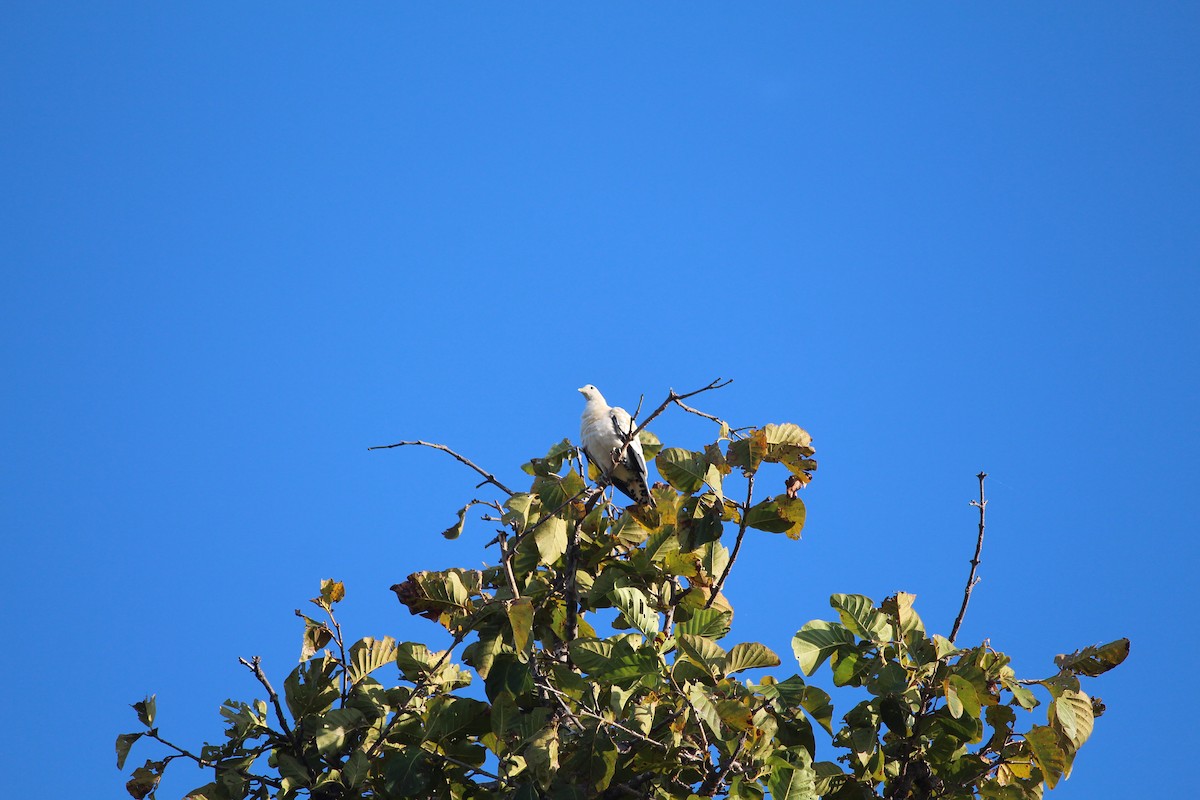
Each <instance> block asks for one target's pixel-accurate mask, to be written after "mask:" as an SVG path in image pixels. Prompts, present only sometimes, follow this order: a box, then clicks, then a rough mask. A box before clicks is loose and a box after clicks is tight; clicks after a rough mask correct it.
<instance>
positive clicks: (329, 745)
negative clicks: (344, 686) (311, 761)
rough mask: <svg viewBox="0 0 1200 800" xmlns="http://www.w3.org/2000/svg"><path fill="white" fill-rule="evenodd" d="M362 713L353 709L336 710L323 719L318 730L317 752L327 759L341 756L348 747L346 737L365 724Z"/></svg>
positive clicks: (328, 712)
mask: <svg viewBox="0 0 1200 800" xmlns="http://www.w3.org/2000/svg"><path fill="white" fill-rule="evenodd" d="M365 721H366V720H365V718H364V717H363V715H362V713H361V712H359V711H356V710H354V709H353V708H334V709H331V710H330V711H327V712H325V714H324V715H323V716H322V717H321V725H320V727H319V728H317V737H316V742H317V750H318V752H320V753H321V755H322V756H325V757H326V758H329V757H332V756H337V755H340V754H341V752H342V750H343V748H345V746H346V736H347V734H349V733H350V732H351V731H353V730H354V729H355V728H357V727H359V726H360V725H362V724H363V723H364V722H365Z"/></svg>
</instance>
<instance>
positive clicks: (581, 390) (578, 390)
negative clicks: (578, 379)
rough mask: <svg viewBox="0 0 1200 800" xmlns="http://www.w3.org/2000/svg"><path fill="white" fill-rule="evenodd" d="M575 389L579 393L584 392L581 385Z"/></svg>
mask: <svg viewBox="0 0 1200 800" xmlns="http://www.w3.org/2000/svg"><path fill="white" fill-rule="evenodd" d="M575 391H577V392H579V393H580V394H585V392H584V391H583V387H582V386H580V387H579V388H578V389H576V390H575Z"/></svg>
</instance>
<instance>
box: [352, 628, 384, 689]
mask: <svg viewBox="0 0 1200 800" xmlns="http://www.w3.org/2000/svg"><path fill="white" fill-rule="evenodd" d="M395 660H396V640H395V639H393V638H392V637H390V636H384V637H383V638H382V639H375V638H372V637H370V636H368V637H366V638H365V639H360V640H359V641H357V642H355V643H354V644H353V645H352V646H351V647H350V669H349V672H348V674H347V677H348V678H349V679H350V682H351V683H358V682H359V681H360V680H362V679H363V678H365V677H366V676H368V675H370V674H371V673H372V672H374V671H375V670H377V669H379V668H380V667H382V666H384V665H386V664H391V663H392V662H394V661H395Z"/></svg>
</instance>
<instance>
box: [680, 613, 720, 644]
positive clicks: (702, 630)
mask: <svg viewBox="0 0 1200 800" xmlns="http://www.w3.org/2000/svg"><path fill="white" fill-rule="evenodd" d="M732 621H733V615H732V614H730V613H729V612H728V611H721V610H719V609H716V608H698V609H695V610H694V611H692V614H691V616H690V617H688V618H687V619H686V620H684V621H683V622H678V623H676V624H675V632H676V633H690V634H693V635H695V636H707V637H709V638H710V639H720V638H721V637H722V636H724V635H725V634H727V633H729V626H730V624H731V622H732Z"/></svg>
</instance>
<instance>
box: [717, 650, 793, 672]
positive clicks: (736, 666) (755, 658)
mask: <svg viewBox="0 0 1200 800" xmlns="http://www.w3.org/2000/svg"><path fill="white" fill-rule="evenodd" d="M779 664H780V661H779V656H777V655H775V654H774V653H773V652H771V650H770V648H768V647H767V646H766V645H762V644H758V643H757V642H753V643H748V644H735V645H734V646H733V649H732V650H730V651H729V659H728V662H727V663H726V666H725V674H726V675H732V674H733V673H735V672H741V671H742V670H744V669H758V668H759V667H777V666H779Z"/></svg>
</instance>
